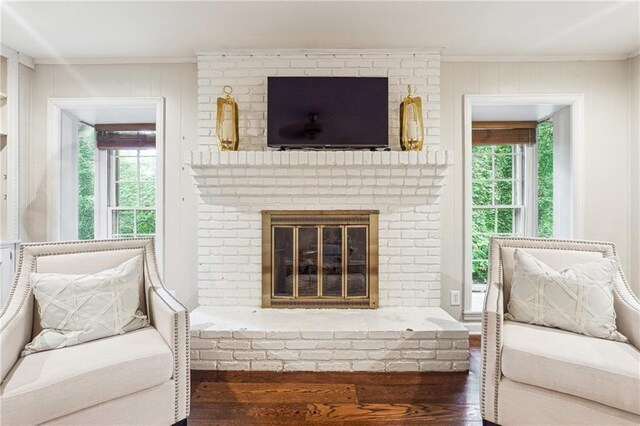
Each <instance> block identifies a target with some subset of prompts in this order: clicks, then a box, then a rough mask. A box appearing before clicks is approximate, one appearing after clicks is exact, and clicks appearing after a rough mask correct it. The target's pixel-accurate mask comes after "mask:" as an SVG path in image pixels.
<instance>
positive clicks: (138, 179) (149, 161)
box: [108, 149, 156, 238]
mask: <svg viewBox="0 0 640 426" xmlns="http://www.w3.org/2000/svg"><path fill="white" fill-rule="evenodd" d="M108 156H109V206H108V219H109V227H108V234H109V238H116V237H148V236H153V235H154V234H155V229H156V209H155V206H156V150H155V149H111V150H109V153H108Z"/></svg>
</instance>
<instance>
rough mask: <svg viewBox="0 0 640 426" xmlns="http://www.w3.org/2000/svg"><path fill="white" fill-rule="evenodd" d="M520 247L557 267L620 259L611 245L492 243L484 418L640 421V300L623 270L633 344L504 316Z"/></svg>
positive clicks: (622, 294)
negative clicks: (607, 258)
mask: <svg viewBox="0 0 640 426" xmlns="http://www.w3.org/2000/svg"><path fill="white" fill-rule="evenodd" d="M516 248H518V249H522V250H525V251H527V252H529V253H530V254H531V255H533V256H534V257H536V258H537V259H539V260H540V261H542V262H544V263H546V264H547V265H549V266H550V267H552V268H554V269H556V270H561V269H564V268H566V267H568V266H569V265H572V264H575V263H581V262H589V261H591V260H596V259H601V258H602V257H603V256H612V255H615V254H616V250H615V246H614V245H613V244H610V243H598V242H588V241H560V240H548V239H534V238H493V239H492V241H491V249H490V255H489V263H490V268H489V283H490V284H489V287H488V289H487V294H486V298H485V306H484V313H483V320H482V348H481V350H482V354H481V356H482V374H481V388H480V393H481V396H480V398H481V402H480V404H481V410H482V417H483V419H485V420H488V421H490V422H493V423H497V424H501V425H514V424H517V425H526V424H532V425H542V424H558V425H560V424H572V425H573V424H590V425H595V424H602V425H614V424H634V425H637V424H640V351H638V348H640V303H639V302H638V298H637V297H636V296H635V295H634V294H633V293H632V292H631V290H630V289H629V286H628V284H627V282H626V281H625V278H624V274H623V272H622V270H621V269H620V270H619V271H618V279H617V282H616V284H615V288H614V307H615V311H616V326H617V328H618V331H620V332H621V333H622V334H623V335H625V336H626V337H627V338H628V339H629V343H620V342H615V341H611V340H604V339H598V338H594V337H587V336H584V335H581V334H576V333H571V332H568V331H562V330H558V329H554V328H547V327H541V326H536V325H529V324H523V323H519V322H514V321H507V320H505V319H504V314H505V312H506V308H507V303H508V301H509V291H510V288H511V277H512V275H513V267H514V253H515V250H516Z"/></svg>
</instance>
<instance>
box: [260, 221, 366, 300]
mask: <svg viewBox="0 0 640 426" xmlns="http://www.w3.org/2000/svg"><path fill="white" fill-rule="evenodd" d="M377 225H378V221H377V212H368V211H367V212H360V211H357V212H353V211H351V212H342V211H338V212H336V211H328V212H325V211H322V212H305V211H296V212H280V211H272V212H264V214H263V306H264V307H294V308H297V307H301V308H316V307H345V308H359V307H362V308H375V307H377V301H378V295H377V288H378V286H377V281H378V258H377V256H378V245H377V242H378V229H377Z"/></svg>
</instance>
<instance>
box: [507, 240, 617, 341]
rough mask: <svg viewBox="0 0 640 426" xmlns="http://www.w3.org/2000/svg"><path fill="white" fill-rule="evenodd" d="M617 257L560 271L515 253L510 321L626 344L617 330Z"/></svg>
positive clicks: (518, 251) (576, 265) (525, 254)
mask: <svg viewBox="0 0 640 426" xmlns="http://www.w3.org/2000/svg"><path fill="white" fill-rule="evenodd" d="M617 274H618V262H617V260H616V259H615V258H604V259H602V260H597V261H593V262H586V263H578V264H575V265H571V266H569V267H568V268H566V269H564V270H562V271H556V270H554V269H552V268H551V267H549V266H548V265H546V264H545V263H543V262H541V261H540V260H538V259H536V258H535V257H534V256H532V255H531V254H529V253H527V252H526V251H523V250H516V251H515V265H514V270H513V279H512V281H511V296H510V298H509V304H508V306H507V311H508V314H507V315H506V318H507V319H510V320H513V321H519V322H524V323H528V324H536V325H543V326H546V327H555V328H561V329H563V330H567V331H572V332H574V333H580V334H584V335H587V336H593V337H599V338H602V339H609V340H616V341H619V342H626V341H627V338H626V337H624V336H623V335H622V334H620V333H619V332H618V331H616V313H615V311H614V307H613V286H614V283H615V280H616V278H617Z"/></svg>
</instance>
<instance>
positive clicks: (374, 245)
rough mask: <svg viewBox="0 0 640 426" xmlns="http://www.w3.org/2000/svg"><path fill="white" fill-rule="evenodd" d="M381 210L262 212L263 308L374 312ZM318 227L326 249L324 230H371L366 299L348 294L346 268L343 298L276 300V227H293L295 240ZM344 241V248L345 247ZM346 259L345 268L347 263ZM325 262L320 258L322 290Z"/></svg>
mask: <svg viewBox="0 0 640 426" xmlns="http://www.w3.org/2000/svg"><path fill="white" fill-rule="evenodd" d="M379 214H380V212H379V211H378V210H263V211H262V307H263V308H351V309H353V308H360V309H374V308H377V307H378V217H379ZM305 226H309V227H311V226H314V227H318V235H319V239H318V247H319V250H320V246H321V245H322V239H321V238H322V232H321V229H322V227H323V226H329V227H341V228H342V229H343V230H344V232H346V230H347V229H348V227H366V228H367V231H368V232H367V250H368V256H367V257H368V258H367V259H366V260H367V267H366V270H367V275H368V287H367V294H366V296H348V295H347V294H346V290H345V289H346V279H347V278H346V277H347V273H348V272H347V270H346V269H345V268H342V279H343V295H341V296H322V295H320V294H319V295H318V296H304V297H296V294H295V290H294V295H293V296H275V295H274V293H273V291H274V290H273V279H274V277H273V268H272V265H273V262H274V259H273V251H272V245H273V232H274V231H273V230H274V227H291V228H293V229H294V236H295V235H297V232H296V230H295V229H296V228H300V227H305ZM345 241H346V240H344V239H343V242H342V245H343V247H345V246H346V245H345ZM297 250H298V247H297V241H296V239H295V238H294V247H293V252H294V257H295V258H296V259H294V264H293V271H294V272H293V273H294V284H293V285H294V289H295V286H296V284H295V283H297V282H298V281H297V280H298V278H297V277H298V265H297V255H296V253H297ZM346 261H347V260H346V256H344V255H343V264H345V263H346ZM322 262H323V259H322V256H320V255H318V268H317V270H318V283H317V285H318V288H321V286H322V271H323V263H322Z"/></svg>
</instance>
